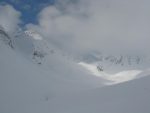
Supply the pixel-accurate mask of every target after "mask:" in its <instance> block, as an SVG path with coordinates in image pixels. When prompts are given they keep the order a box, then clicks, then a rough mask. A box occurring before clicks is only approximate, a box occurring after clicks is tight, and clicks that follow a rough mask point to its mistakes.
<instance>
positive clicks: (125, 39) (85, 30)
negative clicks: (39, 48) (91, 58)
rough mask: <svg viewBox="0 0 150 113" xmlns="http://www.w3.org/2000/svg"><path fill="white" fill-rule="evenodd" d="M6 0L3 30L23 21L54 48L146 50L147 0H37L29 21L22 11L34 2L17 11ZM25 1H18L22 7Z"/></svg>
mask: <svg viewBox="0 0 150 113" xmlns="http://www.w3.org/2000/svg"><path fill="white" fill-rule="evenodd" d="M8 1H9V0H8ZM11 1H12V0H11ZM17 1H19V0H17ZM8 3H9V5H6V4H7V2H5V4H4V3H3V4H1V6H0V21H1V22H0V24H4V23H5V25H3V26H5V27H7V28H6V29H9V30H10V31H12V30H13V28H14V29H16V27H18V26H19V24H20V23H25V24H24V27H27V28H28V29H34V30H35V31H37V32H39V33H41V34H42V35H43V36H44V37H45V39H47V40H48V41H50V42H51V43H53V44H55V45H56V46H57V47H59V48H61V49H62V50H64V51H67V52H71V53H72V54H81V53H82V54H86V53H89V52H91V51H98V52H108V53H114V52H118V53H135V54H139V53H149V48H150V44H149V42H150V32H149V30H150V21H149V20H150V12H149V11H150V7H149V4H150V1H149V0H76V1H75V0H57V1H55V2H54V1H53V2H51V1H50V0H49V1H48V0H47V1H43V2H41V1H39V2H38V4H37V5H36V4H34V6H35V7H36V6H37V7H39V6H41V7H40V8H39V9H38V10H37V11H36V12H34V15H35V16H34V17H33V18H32V20H31V21H30V18H31V17H32V16H33V15H31V14H30V13H28V15H27V16H24V14H26V13H27V12H28V11H32V10H33V9H32V4H33V3H34V2H32V3H28V5H29V6H28V7H27V6H26V10H19V8H17V7H15V6H14V5H13V4H11V3H10V2H8ZM26 4H27V3H26V2H22V3H21V5H22V7H25V5H26ZM27 9H28V10H27ZM10 11H11V13H8V12H10ZM9 17H10V18H9ZM22 17H24V18H26V19H22ZM5 18H6V20H5ZM27 20H28V21H27ZM3 21H5V22H3ZM7 21H8V22H9V23H7ZM34 21H36V22H34Z"/></svg>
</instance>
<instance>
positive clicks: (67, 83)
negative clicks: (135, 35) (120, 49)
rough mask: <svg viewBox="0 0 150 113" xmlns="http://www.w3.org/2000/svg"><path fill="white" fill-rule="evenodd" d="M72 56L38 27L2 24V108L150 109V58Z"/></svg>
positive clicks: (44, 111) (61, 112)
mask: <svg viewBox="0 0 150 113" xmlns="http://www.w3.org/2000/svg"><path fill="white" fill-rule="evenodd" d="M69 57H70V56H67V55H64V54H63V51H61V50H59V49H58V48H57V47H55V46H54V45H52V44H51V43H50V42H48V41H47V40H46V39H45V38H44V37H43V36H42V35H40V34H39V33H37V32H35V31H33V30H26V31H23V30H18V31H17V32H16V33H14V35H13V36H10V35H9V34H8V33H7V32H5V30H4V29H3V28H2V27H1V28H0V112H2V113H10V112H11V113H50V112H51V113H100V112H103V113H141V112H144V113H149V112H150V109H149V106H148V105H149V104H150V100H149V95H150V90H149V83H150V82H149V81H150V77H149V75H150V71H149V62H148V58H146V59H145V57H141V56H136V57H135V56H134V57H129V56H119V57H118V56H115V55H113V56H109V57H108V55H94V54H93V56H92V57H91V56H90V55H88V58H83V59H77V60H72V58H69ZM90 57H91V58H90ZM89 58H90V60H89ZM78 61H80V62H78ZM108 66H110V67H108ZM95 75H96V76H95ZM141 77H142V78H141ZM135 78H136V79H135ZM137 78H138V79H137ZM133 79H135V80H133ZM129 80H133V81H129ZM125 81H126V83H122V82H125ZM127 81H128V82H127ZM118 83H120V84H118ZM108 84H109V85H112V86H107V85H108ZM114 84H115V85H114Z"/></svg>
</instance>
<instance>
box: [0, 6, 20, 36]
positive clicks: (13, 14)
mask: <svg viewBox="0 0 150 113" xmlns="http://www.w3.org/2000/svg"><path fill="white" fill-rule="evenodd" d="M20 16H21V13H20V12H19V11H17V10H15V9H14V8H13V7H12V6H11V5H7V4H5V5H0V25H1V26H3V27H4V29H5V30H6V31H7V32H9V33H13V32H14V31H15V30H16V29H18V26H19V24H20V23H21V20H20Z"/></svg>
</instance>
